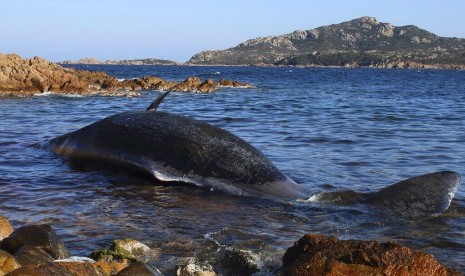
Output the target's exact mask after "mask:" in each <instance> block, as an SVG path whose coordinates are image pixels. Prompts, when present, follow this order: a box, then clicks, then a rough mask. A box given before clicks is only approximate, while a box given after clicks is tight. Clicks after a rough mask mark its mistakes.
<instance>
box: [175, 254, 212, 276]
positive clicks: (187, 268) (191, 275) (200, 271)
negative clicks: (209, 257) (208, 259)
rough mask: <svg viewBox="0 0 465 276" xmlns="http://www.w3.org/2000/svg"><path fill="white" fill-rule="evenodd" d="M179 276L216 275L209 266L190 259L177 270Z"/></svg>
mask: <svg viewBox="0 0 465 276" xmlns="http://www.w3.org/2000/svg"><path fill="white" fill-rule="evenodd" d="M176 275H177V276H215V275H216V273H215V271H213V268H212V266H211V265H209V264H200V263H199V261H198V260H197V259H196V258H190V259H189V260H187V261H186V263H184V264H183V265H181V266H179V267H178V268H177V269H176Z"/></svg>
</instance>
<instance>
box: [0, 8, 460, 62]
mask: <svg viewBox="0 0 465 276" xmlns="http://www.w3.org/2000/svg"><path fill="white" fill-rule="evenodd" d="M2 1H3V2H4V5H3V9H4V13H3V14H4V15H3V16H2V18H0V24H1V25H2V26H4V27H3V28H1V29H0V35H1V36H2V37H3V41H4V43H2V45H1V46H0V52H1V53H5V54H8V53H16V54H18V55H20V56H21V57H23V58H31V57H33V56H40V57H42V58H46V59H47V60H50V61H54V62H58V61H64V60H73V61H75V60H78V59H81V58H96V59H98V60H101V61H104V60H134V59H145V58H156V59H166V60H172V61H176V62H181V63H183V62H186V61H188V60H189V59H190V58H191V57H192V56H193V55H194V54H196V53H198V52H200V51H204V50H223V49H227V48H231V47H235V46H237V45H238V44H240V43H242V42H244V41H246V40H248V39H254V38H257V37H266V36H275V35H282V34H286V33H291V32H293V31H295V30H309V29H314V28H318V27H320V26H326V25H331V24H338V23H341V22H345V21H350V20H352V19H356V18H360V17H362V16H371V17H375V18H376V19H377V20H378V21H380V22H384V23H391V24H392V25H394V26H405V25H415V26H418V27H419V28H421V29H425V30H427V31H429V32H432V33H434V34H436V35H438V36H442V37H458V38H464V37H465V30H464V29H463V28H462V26H463V25H464V24H463V19H462V18H463V17H462V14H463V13H464V12H465V5H464V4H461V3H460V2H459V1H458V0H447V1H442V2H441V3H440V4H438V3H436V2H434V1H432V0H428V1H420V0H413V1H408V2H403V1H400V0H394V1H390V2H389V3H372V1H368V0H361V1H360V0H359V1H357V0H351V1H338V0H330V1H325V2H324V3H314V2H303V1H292V0H291V1H290V2H286V3H283V2H281V1H276V0H272V1H267V2H266V5H265V4H260V3H257V2H258V1H255V2H253V3H250V2H246V1H244V0H238V1H236V2H235V3H234V5H228V4H227V3H217V2H214V1H212V0H202V1H197V2H195V3H192V2H187V3H186V2H184V1H180V0H175V1H170V2H169V3H153V2H151V1H149V0H136V1H132V2H131V3H124V2H123V1H112V2H110V1H108V0H101V1H99V2H93V1H90V0H83V1H80V2H79V3H74V2H71V1H59V0H42V1H40V3H39V2H31V1H28V0H2ZM335 7H337V9H336V8H335ZM393 7H401V9H393ZM5 26H8V28H6V27H5Z"/></svg>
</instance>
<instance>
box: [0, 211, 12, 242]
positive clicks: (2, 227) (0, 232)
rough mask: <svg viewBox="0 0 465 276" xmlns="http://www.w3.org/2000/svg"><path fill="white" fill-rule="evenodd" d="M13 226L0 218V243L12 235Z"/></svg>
mask: <svg viewBox="0 0 465 276" xmlns="http://www.w3.org/2000/svg"><path fill="white" fill-rule="evenodd" d="M13 230H14V229H13V226H11V224H10V222H9V221H8V219H7V218H6V217H3V216H0V241H2V240H3V239H4V238H6V237H8V236H9V235H10V234H11V233H13Z"/></svg>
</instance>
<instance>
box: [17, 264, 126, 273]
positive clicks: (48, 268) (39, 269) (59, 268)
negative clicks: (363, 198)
mask: <svg viewBox="0 0 465 276" xmlns="http://www.w3.org/2000/svg"><path fill="white" fill-rule="evenodd" d="M123 268H124V267H122V266H115V265H111V264H107V263H102V262H94V263H89V262H61V261H60V262H57V261H55V262H49V263H46V264H42V265H38V266H37V265H27V266H23V267H21V268H19V269H16V270H14V271H12V272H10V273H9V274H8V276H82V275H86V276H110V275H115V274H117V273H118V272H119V271H121V270H122V269H123Z"/></svg>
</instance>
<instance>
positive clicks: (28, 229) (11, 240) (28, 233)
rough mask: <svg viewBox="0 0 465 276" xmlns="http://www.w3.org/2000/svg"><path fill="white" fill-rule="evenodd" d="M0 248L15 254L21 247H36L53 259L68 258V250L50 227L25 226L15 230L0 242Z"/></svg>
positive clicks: (44, 225) (45, 225) (43, 225)
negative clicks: (0, 246)
mask: <svg viewBox="0 0 465 276" xmlns="http://www.w3.org/2000/svg"><path fill="white" fill-rule="evenodd" d="M1 245H2V248H3V249H4V250H6V251H8V252H9V253H11V254H13V255H14V254H16V253H17V252H19V251H20V250H21V248H22V247H23V246H26V245H29V246H33V247H38V248H41V249H43V250H44V251H45V252H47V253H48V254H49V255H50V256H52V257H53V258H54V259H64V258H67V257H69V254H68V250H67V249H66V247H65V245H64V244H63V242H62V241H61V240H60V238H59V237H58V235H57V234H56V233H55V231H54V230H53V229H52V227H51V226H50V225H47V224H42V225H27V226H23V227H20V228H18V229H16V230H15V231H14V232H13V233H11V235H10V236H9V237H8V238H5V239H4V240H3V241H2V244H1Z"/></svg>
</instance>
